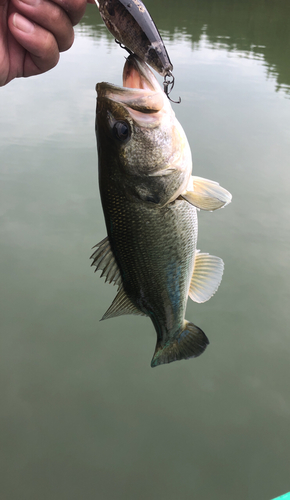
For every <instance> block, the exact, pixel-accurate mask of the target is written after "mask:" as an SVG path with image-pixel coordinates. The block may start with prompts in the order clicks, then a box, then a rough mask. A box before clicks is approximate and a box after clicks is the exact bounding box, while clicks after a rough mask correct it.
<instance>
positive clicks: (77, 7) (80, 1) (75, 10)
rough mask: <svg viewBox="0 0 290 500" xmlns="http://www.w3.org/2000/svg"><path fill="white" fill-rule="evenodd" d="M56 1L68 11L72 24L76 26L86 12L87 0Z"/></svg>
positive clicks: (55, 0) (55, 1)
mask: <svg viewBox="0 0 290 500" xmlns="http://www.w3.org/2000/svg"><path fill="white" fill-rule="evenodd" d="M54 3H55V4H56V5H58V6H59V7H61V8H62V9H63V10H64V11H65V12H66V13H67V15H68V17H69V18H70V20H71V23H72V25H73V26H75V25H76V24H78V22H79V21H80V20H81V18H82V17H83V15H84V13H85V10H86V5H87V0H54Z"/></svg>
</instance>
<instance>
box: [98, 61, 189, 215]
mask: <svg viewBox="0 0 290 500" xmlns="http://www.w3.org/2000/svg"><path fill="white" fill-rule="evenodd" d="M123 85H124V86H123V87H117V86H115V85H112V84H109V83H99V84H97V93H98V100H97V115H96V133H97V143H98V153H99V169H101V170H102V171H103V170H104V171H103V172H100V174H101V177H102V176H103V177H107V182H116V183H117V184H118V186H119V189H120V190H123V191H124V192H125V193H126V195H127V196H131V197H134V198H136V197H137V198H139V199H141V200H142V201H145V202H149V203H155V204H158V205H161V206H163V205H165V204H167V203H169V202H171V201H173V200H175V199H176V198H177V197H178V196H179V195H180V194H181V193H182V192H183V191H184V189H185V188H186V186H187V184H188V181H189V178H190V175H191V169H192V163H191V152H190V148H189V145H188V141H187V138H186V135H185V133H184V131H183V129H182V127H181V125H180V124H179V122H178V120H177V119H176V117H175V114H174V112H173V110H172V107H171V104H170V102H169V100H168V99H167V97H166V95H165V94H164V92H163V90H162V88H161V87H160V85H159V83H158V82H157V80H156V78H155V76H154V75H153V73H152V72H151V70H150V69H149V67H148V66H147V64H146V63H144V62H142V61H141V60H140V59H139V58H138V57H137V56H136V55H133V54H132V55H130V56H129V57H128V59H127V60H126V63H125V66H124V70H123Z"/></svg>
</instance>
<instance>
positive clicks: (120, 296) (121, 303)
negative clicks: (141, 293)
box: [102, 286, 146, 320]
mask: <svg viewBox="0 0 290 500" xmlns="http://www.w3.org/2000/svg"><path fill="white" fill-rule="evenodd" d="M122 314H138V315H140V316H146V314H144V313H142V312H141V311H139V309H137V307H136V306H134V304H133V303H132V302H131V300H130V299H129V297H128V296H127V294H126V292H125V290H124V288H123V286H121V288H120V289H119V290H118V293H117V295H116V297H115V298H114V300H113V302H112V304H111V305H110V307H109V309H108V310H107V311H106V312H105V314H104V316H103V317H102V320H103V319H109V318H115V317H116V316H122Z"/></svg>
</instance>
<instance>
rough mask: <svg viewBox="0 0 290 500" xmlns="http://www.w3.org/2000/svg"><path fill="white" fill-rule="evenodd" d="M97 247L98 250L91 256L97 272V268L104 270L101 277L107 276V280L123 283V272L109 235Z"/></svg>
mask: <svg viewBox="0 0 290 500" xmlns="http://www.w3.org/2000/svg"><path fill="white" fill-rule="evenodd" d="M96 247H97V250H95V251H94V253H93V254H92V255H91V257H90V259H94V260H93V262H92V264H91V265H92V266H96V269H95V272H96V271H97V270H102V271H103V272H102V274H101V277H102V276H105V277H106V279H105V282H106V281H109V283H112V282H114V284H115V285H118V286H120V285H121V283H122V281H121V274H120V270H119V267H118V264H117V262H116V261H115V257H114V255H113V252H112V249H111V245H110V242H109V239H108V237H106V238H104V239H103V240H102V241H100V243H98V244H97V245H95V247H94V248H96Z"/></svg>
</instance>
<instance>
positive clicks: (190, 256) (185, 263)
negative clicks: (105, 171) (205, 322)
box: [102, 187, 197, 335]
mask: <svg viewBox="0 0 290 500" xmlns="http://www.w3.org/2000/svg"><path fill="white" fill-rule="evenodd" d="M102 202H103V205H104V207H105V213H106V224H107V231H108V237H109V240H110V242H111V246H112V250H113V253H114V255H115V257H116V261H117V264H118V266H119V268H120V270H121V276H122V280H123V285H124V289H125V291H126V293H127V295H128V297H129V298H130V299H131V301H132V302H133V303H134V304H135V305H136V307H138V308H140V309H141V310H142V312H144V313H145V314H146V315H149V316H152V315H153V316H154V318H155V322H156V323H157V324H158V330H159V331H162V332H163V335H165V334H167V333H172V332H175V331H176V330H177V328H179V327H180V326H181V322H182V320H183V317H184V314H185V308H186V304H187V297H188V290H189V285H190V280H191V276H192V271H193V264H194V252H195V247H196V240H197V215H196V209H195V208H194V207H193V206H192V205H190V204H189V203H187V202H186V201H183V200H177V201H176V202H173V203H171V204H170V205H168V206H166V207H163V208H155V207H154V208H151V207H150V206H149V205H148V204H147V205H146V204H137V206H136V204H134V203H132V202H128V200H126V198H122V197H120V196H119V195H118V193H117V192H116V193H115V194H114V195H113V196H112V187H111V189H110V196H108V197H106V196H104V194H103V196H102ZM194 228H196V230H194ZM177 234H178V235H179V237H178V238H177ZM156 235H158V237H156ZM172 263H174V264H175V266H176V267H177V266H180V265H181V267H182V273H181V277H180V279H179V290H178V291H179V296H180V297H183V300H182V302H180V301H179V308H178V314H177V315H176V314H175V315H174V316H175V317H174V322H173V321H171V324H169V325H168V312H167V313H166V311H168V308H171V309H172V310H173V309H174V303H173V302H174V299H175V296H174V294H173V295H172V290H174V289H175V284H174V282H172V281H169V280H168V272H167V269H168V266H170V265H172ZM180 263H181V264H180ZM170 286H171V287H172V288H171V290H170ZM165 292H166V293H165ZM170 292H171V293H170ZM161 296H162V297H163V300H161V299H160V298H161ZM170 317H171V316H170ZM171 319H172V317H171Z"/></svg>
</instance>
